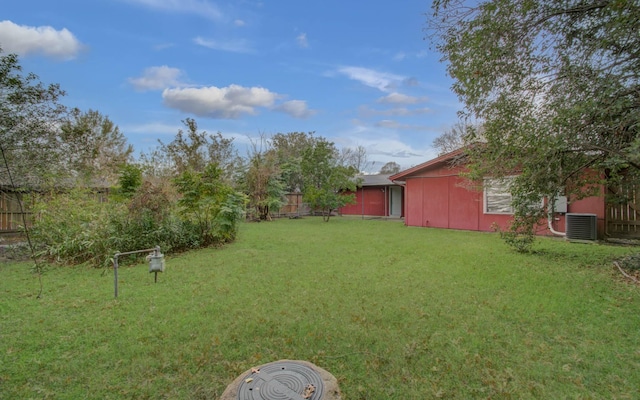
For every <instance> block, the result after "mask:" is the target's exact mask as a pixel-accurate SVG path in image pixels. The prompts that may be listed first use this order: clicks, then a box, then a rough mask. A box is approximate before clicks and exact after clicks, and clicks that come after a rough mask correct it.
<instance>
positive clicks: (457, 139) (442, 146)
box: [433, 122, 483, 155]
mask: <svg viewBox="0 0 640 400" xmlns="http://www.w3.org/2000/svg"><path fill="white" fill-rule="evenodd" d="M482 132H483V128H482V125H480V124H467V123H464V122H456V123H455V124H453V125H452V126H451V127H449V128H448V129H446V130H445V131H444V132H443V133H442V134H441V135H440V136H438V137H437V138H435V139H434V140H433V147H435V148H436V149H438V153H439V154H440V155H442V154H445V153H450V152H452V151H454V150H458V149H460V148H462V147H464V146H466V145H469V144H471V143H473V142H482V141H483V136H482Z"/></svg>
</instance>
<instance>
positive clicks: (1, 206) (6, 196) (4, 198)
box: [0, 189, 33, 233]
mask: <svg viewBox="0 0 640 400" xmlns="http://www.w3.org/2000/svg"><path fill="white" fill-rule="evenodd" d="M20 196H21V194H19V193H15V192H9V191H4V190H1V189H0V232H6V233H13V232H19V231H21V230H22V228H23V227H24V221H25V220H26V221H27V225H30V224H31V221H32V217H33V215H32V213H30V212H22V211H21V210H20V203H19V201H18V200H19V199H21V197H20Z"/></svg>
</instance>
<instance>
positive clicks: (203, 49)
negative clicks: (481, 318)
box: [0, 0, 461, 170]
mask: <svg viewBox="0 0 640 400" xmlns="http://www.w3.org/2000/svg"><path fill="white" fill-rule="evenodd" d="M4 3H5V4H3V6H2V11H1V13H0V47H2V48H3V50H4V52H5V53H7V52H11V53H17V54H19V55H20V62H21V64H22V66H23V68H24V70H25V71H28V72H34V73H36V74H37V75H38V76H39V77H40V79H41V80H42V81H43V82H44V83H59V84H60V85H61V87H62V89H64V90H65V91H66V92H67V96H65V98H64V100H63V102H64V103H65V104H67V105H69V106H72V107H78V108H80V109H82V110H88V109H93V110H98V111H100V112H101V113H102V114H104V115H107V116H109V118H110V119H111V120H112V121H113V122H114V123H116V124H117V125H118V126H119V127H120V130H121V131H122V132H123V133H124V134H125V136H126V137H127V139H128V141H129V143H131V144H132V145H133V146H134V148H135V150H136V152H140V151H148V150H149V149H151V148H153V147H155V146H157V143H158V139H160V140H162V141H163V142H165V143H167V142H170V141H171V140H172V139H173V138H174V136H175V135H176V133H177V132H178V129H181V128H182V124H181V122H180V121H181V120H183V119H185V118H187V117H191V118H195V119H196V121H197V122H198V125H199V127H200V128H201V130H206V131H208V132H212V133H214V132H218V131H219V132H221V133H222V134H223V135H224V136H227V137H234V138H235V139H234V140H235V143H236V145H237V147H238V149H239V151H240V153H241V154H243V153H244V152H245V151H246V150H245V147H244V146H246V145H247V143H249V141H250V140H251V139H253V140H255V139H256V138H257V137H259V136H260V135H261V134H262V135H266V136H269V135H272V134H274V133H278V132H282V133H286V132H293V131H298V132H310V131H315V132H316V134H317V135H319V136H323V137H325V138H327V139H329V140H331V141H333V142H334V143H336V145H337V146H338V147H355V146H363V147H365V148H366V149H367V157H368V160H369V161H371V162H376V164H375V165H374V167H373V169H374V170H375V169H376V168H377V169H379V167H381V166H382V164H384V163H386V162H388V161H395V162H397V163H398V164H400V165H401V166H402V167H406V168H408V167H411V166H413V165H416V164H419V163H422V162H424V161H427V160H428V159H430V158H432V157H434V156H435V155H436V151H435V150H434V149H433V148H432V147H431V143H432V141H433V139H434V138H435V137H437V136H438V135H439V134H441V133H442V132H443V131H444V130H446V129H447V128H449V127H450V126H452V125H453V124H454V123H455V122H456V121H457V114H456V112H457V111H458V110H459V109H460V108H461V104H460V103H459V102H458V99H457V97H456V96H455V95H454V94H453V93H452V92H451V90H450V86H451V83H452V81H451V79H450V78H449V77H448V76H447V75H446V72H445V65H443V64H442V63H440V62H439V58H440V56H439V54H437V53H435V52H434V51H432V50H431V49H430V46H429V43H428V42H427V41H425V39H424V37H425V32H424V28H425V26H426V17H425V14H426V13H428V12H429V7H430V4H431V2H430V1H428V0H402V1H391V0H387V1H382V0H368V1H366V0H350V1H346V0H295V1H294V0H262V1H253V0H235V1H222V0H220V1H218V0H57V1H52V0H42V1H41V0H22V1H12V2H8V1H7V2H4Z"/></svg>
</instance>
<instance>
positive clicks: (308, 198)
mask: <svg viewBox="0 0 640 400" xmlns="http://www.w3.org/2000/svg"><path fill="white" fill-rule="evenodd" d="M337 157H338V151H337V150H336V148H335V146H334V144H333V143H332V142H329V141H327V140H326V139H324V138H319V139H318V140H316V142H315V143H314V144H313V145H311V146H309V147H307V148H306V149H305V151H304V152H303V155H302V163H301V170H302V176H303V177H304V187H303V191H302V193H303V195H302V196H303V197H302V198H303V200H304V201H305V202H306V203H308V204H309V206H310V207H311V208H312V209H314V210H320V211H321V212H322V216H323V218H324V220H325V221H329V218H330V217H331V213H332V212H333V211H334V210H337V209H338V208H340V207H344V206H345V205H347V204H354V203H355V196H354V195H353V194H345V192H347V191H351V192H353V191H355V190H356V186H357V182H356V181H355V180H354V179H353V178H354V177H355V175H356V173H357V172H358V171H357V170H356V169H355V168H354V167H345V166H343V165H340V164H339V163H338V160H337Z"/></svg>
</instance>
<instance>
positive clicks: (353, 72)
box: [338, 67, 405, 92]
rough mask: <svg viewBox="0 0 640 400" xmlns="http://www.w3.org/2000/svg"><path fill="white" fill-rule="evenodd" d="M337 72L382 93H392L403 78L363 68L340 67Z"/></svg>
mask: <svg viewBox="0 0 640 400" xmlns="http://www.w3.org/2000/svg"><path fill="white" fill-rule="evenodd" d="M338 72H339V73H341V74H343V75H346V76H347V77H348V78H349V79H353V80H356V81H358V82H360V83H362V84H364V85H366V86H370V87H372V88H376V89H378V90H380V91H382V92H390V91H392V90H393V89H394V88H395V87H396V86H397V85H398V83H400V82H402V81H403V80H404V79H405V77H403V76H400V75H396V74H391V73H387V72H380V71H375V70H373V69H369V68H363V67H340V68H339V69H338Z"/></svg>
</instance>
